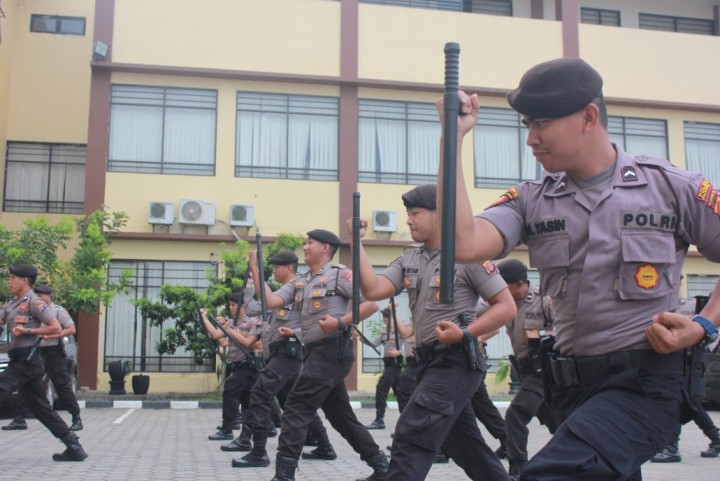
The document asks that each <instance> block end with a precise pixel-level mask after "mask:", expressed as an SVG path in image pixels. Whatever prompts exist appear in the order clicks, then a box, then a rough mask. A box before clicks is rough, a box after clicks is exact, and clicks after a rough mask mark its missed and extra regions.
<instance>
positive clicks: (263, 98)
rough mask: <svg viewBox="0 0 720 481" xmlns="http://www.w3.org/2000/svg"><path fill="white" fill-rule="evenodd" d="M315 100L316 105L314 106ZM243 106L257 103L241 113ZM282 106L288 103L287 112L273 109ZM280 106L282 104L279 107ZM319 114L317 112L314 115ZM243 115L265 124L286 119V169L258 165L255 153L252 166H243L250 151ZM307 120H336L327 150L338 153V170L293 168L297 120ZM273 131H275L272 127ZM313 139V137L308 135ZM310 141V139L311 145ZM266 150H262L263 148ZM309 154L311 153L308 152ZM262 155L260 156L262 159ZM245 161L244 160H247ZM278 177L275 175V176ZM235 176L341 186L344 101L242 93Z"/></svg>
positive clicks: (237, 108)
mask: <svg viewBox="0 0 720 481" xmlns="http://www.w3.org/2000/svg"><path fill="white" fill-rule="evenodd" d="M313 100H315V101H316V102H318V103H316V104H312V101H313ZM241 102H246V103H253V102H254V103H257V104H258V105H259V106H258V107H257V108H245V109H241ZM274 102H275V103H276V105H280V103H284V106H285V108H284V110H281V109H280V107H277V106H273V103H274ZM278 102H279V103H278ZM313 111H315V112H313ZM311 112H312V113H311ZM242 113H246V114H247V113H257V114H259V115H260V116H261V117H260V119H259V121H260V122H261V123H263V121H266V120H267V119H271V118H272V116H274V115H281V116H284V140H285V144H284V145H283V146H282V149H283V150H284V152H283V153H282V155H281V157H283V158H282V159H281V160H282V162H283V165H281V166H274V165H261V164H259V163H256V162H262V159H259V158H257V157H256V156H255V154H256V152H252V153H251V158H250V163H249V164H241V155H243V151H244V150H246V147H245V146H244V144H242V140H241V129H242V126H241V119H240V116H241V114H242ZM303 117H309V118H310V119H311V120H312V119H315V120H321V119H334V124H335V125H334V132H333V137H334V138H333V139H332V141H331V142H330V143H329V144H327V147H328V148H330V149H332V150H333V153H334V168H331V169H321V168H315V167H313V166H312V165H306V166H305V167H303V168H298V167H291V160H292V157H291V154H290V151H291V148H290V139H291V138H292V137H293V134H294V132H293V130H292V129H293V127H292V125H291V124H292V123H293V122H292V121H293V119H295V120H298V119H302V118H303ZM270 128H271V129H272V127H270ZM308 135H309V133H308ZM310 140H311V139H310V138H308V139H307V142H308V144H309V143H310ZM260 148H262V147H260ZM308 153H309V152H308ZM260 155H261V154H258V156H260ZM243 160H244V159H243ZM271 173H274V174H275V175H271ZM234 175H235V177H239V178H255V177H259V178H265V179H283V180H311V181H321V182H337V181H338V180H339V178H340V99H339V97H335V96H330V95H304V94H288V93H277V92H262V91H251V90H238V91H237V93H236V97H235V160H234Z"/></svg>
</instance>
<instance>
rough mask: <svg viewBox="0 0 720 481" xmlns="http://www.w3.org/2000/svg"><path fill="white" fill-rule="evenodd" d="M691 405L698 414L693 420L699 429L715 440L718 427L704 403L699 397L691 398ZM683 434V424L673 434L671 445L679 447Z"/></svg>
mask: <svg viewBox="0 0 720 481" xmlns="http://www.w3.org/2000/svg"><path fill="white" fill-rule="evenodd" d="M690 404H691V405H692V407H693V408H695V410H696V411H697V414H695V416H694V417H693V418H692V420H693V422H694V423H695V425H696V426H697V427H699V428H700V429H701V430H702V432H703V434H704V435H705V436H707V437H708V438H709V439H710V440H713V439H715V436H716V435H717V430H718V427H717V426H715V423H714V422H713V420H712V418H711V417H710V415H709V414H708V413H707V411H706V410H705V408H704V407H703V405H702V402H701V401H700V399H699V398H697V397H692V398H690ZM681 432H682V424H679V425H678V427H677V430H676V431H675V433H674V434H673V437H672V439H671V440H670V444H673V443H674V444H675V446H677V445H678V442H679V441H680V433H681Z"/></svg>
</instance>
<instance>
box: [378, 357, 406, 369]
mask: <svg viewBox="0 0 720 481" xmlns="http://www.w3.org/2000/svg"><path fill="white" fill-rule="evenodd" d="M402 361H403V357H402V356H397V357H390V356H388V357H384V358H383V364H385V366H386V367H387V366H395V365H397V366H402Z"/></svg>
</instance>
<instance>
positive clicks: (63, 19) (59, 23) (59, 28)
mask: <svg viewBox="0 0 720 481" xmlns="http://www.w3.org/2000/svg"><path fill="white" fill-rule="evenodd" d="M38 20H54V21H55V22H56V23H55V30H49V29H48V30H38V29H36V28H35V27H36V25H38V23H36V22H37V21H38ZM77 21H82V33H78V32H77V31H74V30H63V23H69V22H77ZM30 31H31V32H33V33H51V34H56V35H77V36H80V37H84V36H85V32H86V31H87V19H86V18H85V17H69V16H65V15H45V14H39V13H33V14H31V15H30Z"/></svg>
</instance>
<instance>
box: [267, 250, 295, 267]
mask: <svg viewBox="0 0 720 481" xmlns="http://www.w3.org/2000/svg"><path fill="white" fill-rule="evenodd" d="M268 262H269V263H270V264H275V265H276V266H289V265H290V264H297V263H298V257H297V256H296V255H295V253H294V252H290V251H280V252H278V253H277V254H275V255H274V256H272V257H271V258H270V259H268Z"/></svg>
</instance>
